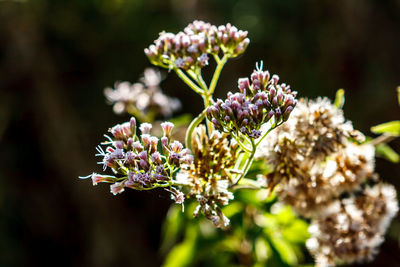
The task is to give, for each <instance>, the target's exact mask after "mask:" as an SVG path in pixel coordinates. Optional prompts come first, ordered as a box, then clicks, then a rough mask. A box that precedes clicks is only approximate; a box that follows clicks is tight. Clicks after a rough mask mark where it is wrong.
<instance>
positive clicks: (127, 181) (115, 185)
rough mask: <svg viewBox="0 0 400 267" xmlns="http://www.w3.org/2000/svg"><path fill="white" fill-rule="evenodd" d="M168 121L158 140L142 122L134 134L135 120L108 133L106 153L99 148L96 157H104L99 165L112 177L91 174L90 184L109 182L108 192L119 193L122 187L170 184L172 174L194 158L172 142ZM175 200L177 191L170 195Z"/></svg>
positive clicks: (139, 188) (163, 124)
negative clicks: (139, 132)
mask: <svg viewBox="0 0 400 267" xmlns="http://www.w3.org/2000/svg"><path fill="white" fill-rule="evenodd" d="M173 126H174V125H173V124H172V123H171V122H164V123H162V124H161V127H162V128H163V131H164V136H163V137H162V138H161V147H162V149H159V148H158V144H159V143H160V142H159V139H158V138H157V137H155V136H151V135H150V130H151V128H152V125H151V124H149V123H142V124H141V125H140V131H141V135H140V137H139V136H138V135H137V133H136V132H137V131H136V120H135V118H131V120H130V121H129V122H126V123H123V124H118V125H116V126H114V127H112V128H111V129H110V130H109V131H110V132H111V134H112V137H110V138H109V140H108V141H107V142H104V143H102V145H106V146H107V147H106V149H105V151H104V150H103V149H102V148H101V147H100V146H99V147H98V152H99V154H98V156H101V157H103V160H102V162H101V164H103V165H104V170H105V169H106V168H107V167H109V168H110V169H111V170H112V171H113V173H114V175H115V176H110V175H99V174H96V173H94V174H92V175H91V178H92V180H93V185H96V184H97V183H98V182H107V183H112V185H111V192H112V193H113V194H118V193H121V192H123V191H124V188H125V187H128V188H132V189H136V190H147V189H153V188H157V187H169V186H172V185H173V174H174V173H175V172H177V171H178V169H179V168H180V167H184V166H187V165H190V164H192V162H193V156H192V155H191V153H190V152H189V150H188V149H186V148H183V145H182V144H181V143H180V142H178V141H171V140H170V139H171V131H172V129H173ZM172 193H173V195H174V196H175V197H177V196H178V193H177V192H175V191H174V192H172Z"/></svg>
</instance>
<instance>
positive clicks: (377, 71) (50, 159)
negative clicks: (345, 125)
mask: <svg viewBox="0 0 400 267" xmlns="http://www.w3.org/2000/svg"><path fill="white" fill-rule="evenodd" d="M194 19H203V20H206V21H209V22H211V23H213V24H216V25H219V24H225V23H227V22H231V23H233V24H234V25H236V26H237V27H238V28H239V29H243V30H248V31H249V37H250V39H251V43H250V46H249V47H248V49H247V52H246V53H245V54H244V56H242V57H240V58H237V59H235V60H232V61H230V62H228V64H227V66H226V68H225V70H224V72H223V74H222V76H221V80H220V83H219V85H220V87H219V88H218V89H217V93H216V94H217V96H223V95H225V93H226V92H227V91H228V90H236V82H237V78H239V77H244V76H248V75H249V74H250V73H251V71H252V70H253V68H254V65H255V62H256V61H260V60H263V61H264V66H265V67H266V68H267V69H269V70H270V72H272V73H277V74H279V76H280V77H281V80H282V81H284V82H286V83H289V84H291V86H292V88H295V89H296V90H297V91H299V95H300V96H307V97H310V98H312V97H316V96H329V97H331V98H333V97H334V94H335V91H336V90H337V89H338V88H344V89H346V97H347V98H346V105H345V108H344V110H345V114H346V117H347V118H348V119H350V120H352V121H353V124H354V126H355V128H357V129H360V130H361V131H362V132H364V133H365V134H368V135H371V133H370V132H369V127H370V126H372V125H375V124H378V123H381V122H385V121H389V120H394V119H399V118H400V108H399V107H398V106H397V103H396V98H395V88H396V86H398V85H400V52H399V49H400V1H399V0H393V1H390V0H388V1H381V0H375V1H374V0H353V1H347V0H342V1H321V0H308V1H300V0H290V1H281V0H268V1H265V0H235V1H223V0H215V1H211V0H207V1H200V0H197V1H196V0H134V1H128V0H126V1H123V0H87V1H85V0H70V1H66V0H65V1H61V0H59V1H55V0H54V1H50V0H49V1H45V0H35V1H33V0H32V1H0V88H1V96H0V140H1V149H0V151H1V158H0V266H47V265H50V264H51V265H55V266H148V267H150V266H159V265H160V264H161V262H162V258H163V256H162V255H160V254H159V253H158V247H159V238H160V225H161V222H162V221H163V218H164V217H165V214H166V211H167V209H168V207H169V205H170V204H171V201H170V200H169V198H168V196H167V195H166V194H164V193H163V192H161V191H156V192H135V191H132V190H128V191H127V192H126V193H124V194H122V195H118V196H116V197H114V196H113V195H111V194H110V193H109V188H108V187H107V186H104V185H99V186H97V187H92V185H91V182H90V181H82V180H78V176H79V175H87V174H90V173H91V172H93V171H100V168H101V167H100V166H98V165H96V163H95V162H96V160H97V159H96V158H95V157H94V154H95V146H96V145H97V144H98V143H99V142H101V141H102V140H103V137H102V135H103V134H104V133H105V132H106V130H107V129H108V128H109V127H110V126H112V125H114V124H116V123H120V122H123V121H125V120H127V119H128V116H117V115H115V114H113V112H112V108H111V106H109V105H107V104H106V103H105V98H104V96H103V88H104V87H106V86H112V85H113V83H114V81H116V80H129V81H131V82H134V81H136V80H137V78H138V77H139V76H140V75H141V73H142V71H143V69H144V68H145V67H148V66H149V65H150V64H149V62H148V60H147V59H146V57H145V55H144V53H143V49H144V48H145V47H147V46H148V45H149V44H151V43H152V42H153V40H154V39H156V38H157V37H158V32H160V31H162V30H166V31H171V32H177V31H179V30H181V29H183V27H185V26H186V25H187V24H188V23H189V22H191V21H193V20H194ZM210 69H212V66H211V67H210V68H208V70H210ZM206 77H207V75H206ZM162 86H163V88H164V90H165V91H166V93H167V94H169V95H173V96H176V97H179V98H180V99H181V100H182V102H183V110H184V111H185V112H191V113H193V114H195V113H198V112H199V111H200V110H201V105H200V102H201V101H200V98H199V97H198V96H197V95H195V94H194V93H193V92H191V91H190V90H187V89H186V87H185V86H184V84H183V83H182V82H181V81H180V80H179V79H178V78H177V77H176V76H174V75H169V76H168V77H167V79H166V80H165V81H164V83H163V84H162ZM392 145H393V147H394V148H395V149H397V151H400V142H399V140H395V141H393V142H392ZM376 169H377V171H378V172H379V173H380V175H381V178H382V179H383V180H385V181H389V182H391V183H394V184H395V185H396V187H397V189H398V190H399V189H400V182H399V179H400V168H399V164H397V165H394V164H391V163H389V162H387V161H385V160H379V159H378V160H377V167H376ZM399 232H400V225H399V220H398V219H397V222H396V223H395V224H393V225H392V227H391V229H390V231H389V235H390V237H388V238H387V240H386V242H385V243H384V245H383V246H382V248H381V253H380V254H379V256H378V257H377V259H376V260H375V261H374V262H373V263H371V266H383V265H385V264H386V266H400V249H399V245H398V237H399V236H400V234H399Z"/></svg>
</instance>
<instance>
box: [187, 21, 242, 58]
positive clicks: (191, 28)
mask: <svg viewBox="0 0 400 267" xmlns="http://www.w3.org/2000/svg"><path fill="white" fill-rule="evenodd" d="M184 31H185V33H187V34H189V35H191V34H202V33H203V34H204V35H205V36H207V40H208V43H207V44H208V46H207V53H210V54H215V55H218V53H219V52H220V50H221V51H222V53H223V54H224V55H229V57H237V56H239V55H240V54H242V53H243V52H244V51H245V50H246V48H247V46H248V45H249V43H250V39H249V38H247V31H242V30H238V28H236V27H235V26H232V25H231V24H230V23H228V24H226V25H220V26H218V27H217V26H214V25H211V24H210V23H206V22H204V21H201V20H195V21H193V22H192V23H190V24H189V25H188V26H187V27H186V28H185V30H184Z"/></svg>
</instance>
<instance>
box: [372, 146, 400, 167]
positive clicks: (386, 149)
mask: <svg viewBox="0 0 400 267" xmlns="http://www.w3.org/2000/svg"><path fill="white" fill-rule="evenodd" d="M376 154H377V156H380V157H382V158H385V159H387V160H389V161H391V162H393V163H399V162H400V155H399V154H397V153H396V151H394V150H393V149H392V148H391V147H390V146H389V145H388V144H379V145H378V146H377V147H376Z"/></svg>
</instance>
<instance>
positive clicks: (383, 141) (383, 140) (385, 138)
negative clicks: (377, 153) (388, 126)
mask: <svg viewBox="0 0 400 267" xmlns="http://www.w3.org/2000/svg"><path fill="white" fill-rule="evenodd" d="M393 139H396V136H393V135H388V134H382V135H380V136H378V137H377V138H375V139H373V140H372V141H371V144H372V145H374V146H377V145H380V144H386V143H389V142H390V141H392V140H393Z"/></svg>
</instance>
